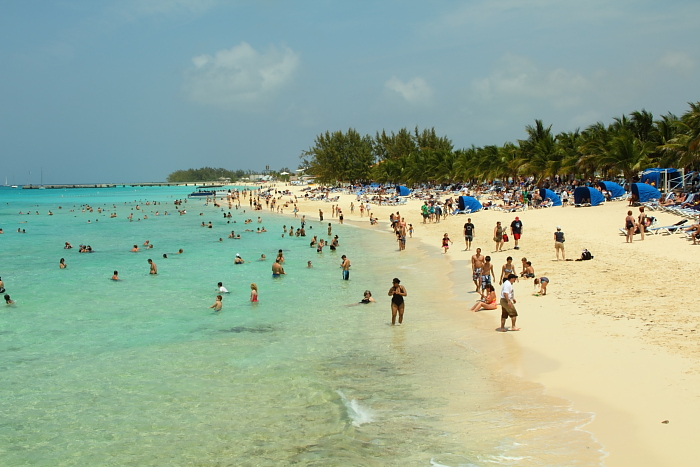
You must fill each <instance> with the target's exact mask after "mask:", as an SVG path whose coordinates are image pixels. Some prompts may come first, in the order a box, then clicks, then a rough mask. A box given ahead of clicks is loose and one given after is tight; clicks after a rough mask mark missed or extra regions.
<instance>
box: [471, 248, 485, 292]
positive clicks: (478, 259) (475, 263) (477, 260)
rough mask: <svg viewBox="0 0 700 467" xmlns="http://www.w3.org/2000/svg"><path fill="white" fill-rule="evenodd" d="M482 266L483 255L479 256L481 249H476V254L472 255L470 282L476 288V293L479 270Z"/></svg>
mask: <svg viewBox="0 0 700 467" xmlns="http://www.w3.org/2000/svg"><path fill="white" fill-rule="evenodd" d="M483 266H484V255H482V254H481V248H477V249H476V254H475V255H472V280H473V281H474V285H475V286H476V291H477V292H478V291H479V281H480V280H481V268H482V267H483Z"/></svg>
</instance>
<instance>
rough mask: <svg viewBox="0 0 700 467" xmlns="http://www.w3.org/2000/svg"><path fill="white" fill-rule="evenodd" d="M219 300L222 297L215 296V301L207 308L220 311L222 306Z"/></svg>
mask: <svg viewBox="0 0 700 467" xmlns="http://www.w3.org/2000/svg"><path fill="white" fill-rule="evenodd" d="M221 300H223V297H222V296H221V295H217V296H216V301H215V302H214V304H213V305H212V306H210V307H209V308H213V309H214V311H215V312H217V313H219V312H220V311H221V308H222V307H223V304H222V303H221Z"/></svg>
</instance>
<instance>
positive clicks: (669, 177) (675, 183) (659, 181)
mask: <svg viewBox="0 0 700 467" xmlns="http://www.w3.org/2000/svg"><path fill="white" fill-rule="evenodd" d="M647 180H649V183H650V184H651V183H653V184H654V186H655V187H656V188H658V189H664V190H673V189H674V188H680V187H682V186H683V175H682V174H681V172H680V171H679V170H678V169H658V168H654V169H646V170H645V171H644V172H642V179H641V182H642V183H646V182H647Z"/></svg>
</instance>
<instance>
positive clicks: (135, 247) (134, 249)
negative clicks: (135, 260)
mask: <svg viewBox="0 0 700 467" xmlns="http://www.w3.org/2000/svg"><path fill="white" fill-rule="evenodd" d="M131 251H132V252H133V253H136V252H137V251H139V246H138V245H134V247H133V248H132V249H131Z"/></svg>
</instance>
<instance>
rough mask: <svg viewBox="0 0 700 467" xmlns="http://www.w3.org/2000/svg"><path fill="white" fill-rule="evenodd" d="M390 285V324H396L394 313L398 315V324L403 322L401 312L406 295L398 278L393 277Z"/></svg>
mask: <svg viewBox="0 0 700 467" xmlns="http://www.w3.org/2000/svg"><path fill="white" fill-rule="evenodd" d="M392 284H393V285H392V286H391V288H390V289H389V293H388V295H390V296H391V325H392V326H394V325H395V324H396V315H397V314H398V315H399V323H398V324H399V326H400V325H401V323H403V312H404V307H405V303H404V299H403V298H404V297H405V296H406V295H408V293H406V287H404V286H403V285H401V281H400V280H399V279H398V278H396V277H395V278H394V280H393V281H392Z"/></svg>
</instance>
